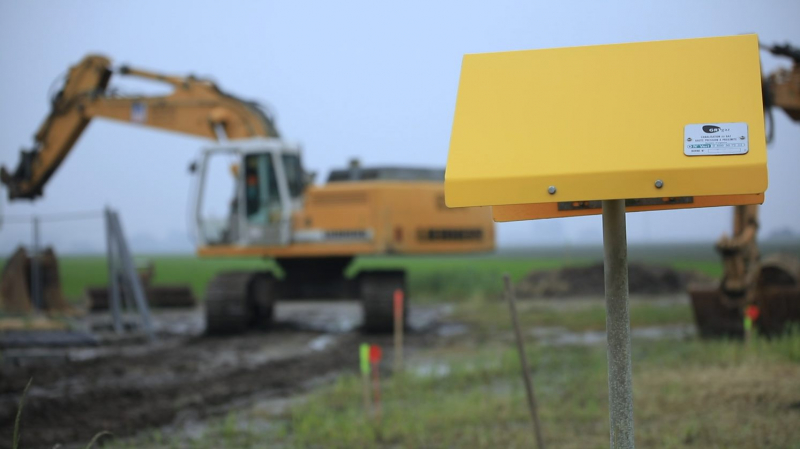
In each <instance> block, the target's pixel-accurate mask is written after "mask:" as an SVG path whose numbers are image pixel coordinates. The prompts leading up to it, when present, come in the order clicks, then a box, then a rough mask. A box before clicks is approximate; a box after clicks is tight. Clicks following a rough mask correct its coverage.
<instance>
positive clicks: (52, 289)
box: [0, 247, 72, 315]
mask: <svg viewBox="0 0 800 449" xmlns="http://www.w3.org/2000/svg"><path fill="white" fill-rule="evenodd" d="M32 265H33V260H32V259H31V257H30V256H28V253H27V251H25V249H24V248H22V247H20V248H18V249H17V250H16V251H15V252H14V254H13V255H12V256H11V258H9V259H8V261H7V262H6V265H5V267H3V273H2V278H0V308H2V310H3V311H4V312H7V313H12V314H21V315H27V314H30V313H33V311H34V310H35V308H36V306H35V305H34V302H33V296H32V294H31V275H32V270H33V268H32ZM38 265H39V273H40V277H39V279H40V282H41V291H42V305H41V307H42V309H44V310H46V311H49V312H58V313H68V312H71V311H72V307H70V305H69V304H68V303H67V301H66V300H65V299H64V295H63V293H62V290H61V278H60V276H59V271H58V259H57V258H56V255H55V252H54V251H53V249H52V248H46V249H45V250H44V251H43V252H42V253H41V254H40V255H39V258H38Z"/></svg>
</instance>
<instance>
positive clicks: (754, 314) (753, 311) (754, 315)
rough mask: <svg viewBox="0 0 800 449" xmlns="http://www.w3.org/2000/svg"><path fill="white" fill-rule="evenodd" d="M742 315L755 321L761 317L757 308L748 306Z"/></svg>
mask: <svg viewBox="0 0 800 449" xmlns="http://www.w3.org/2000/svg"><path fill="white" fill-rule="evenodd" d="M744 313H745V315H747V317H748V318H750V319H751V320H753V321H755V320H757V319H758V316H759V315H761V310H760V309H759V308H758V306H754V305H749V306H747V310H745V312H744Z"/></svg>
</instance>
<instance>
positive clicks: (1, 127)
mask: <svg viewBox="0 0 800 449" xmlns="http://www.w3.org/2000/svg"><path fill="white" fill-rule="evenodd" d="M798 18H800V2H798V1H794V0H785V1H758V2H754V1H730V0H729V1H703V2H698V1H668V2H667V1H664V2H593V1H592V2H588V1H587V2H557V1H550V2H534V1H527V2H522V1H519V2H513V1H492V2H488V1H482V2H465V1H447V2H445V1H435V2H434V1H418V2H417V1H404V2H379V1H374V0H372V1H364V2H347V1H339V2H293V1H286V2H282V3H277V2H249V1H236V2H222V1H214V2H201V1H186V2H178V1H171V2H150V1H141V0H140V1H130V2H123V1H116V2H109V1H87V0H81V1H77V0H75V1H72V0H62V1H38V0H27V1H18V2H13V1H4V2H1V3H0V67H2V72H0V99H2V101H0V163H2V164H4V165H6V166H7V167H15V166H16V164H17V162H18V158H19V156H18V151H19V149H20V148H21V147H23V146H29V145H30V144H31V143H32V135H33V133H34V132H35V130H36V128H37V127H38V126H39V124H40V123H41V121H42V119H43V118H44V117H45V115H46V114H47V112H48V110H49V104H48V99H47V95H48V90H49V89H50V86H51V84H52V83H53V80H54V79H55V78H56V77H57V76H58V75H60V74H62V73H63V72H64V71H65V70H66V69H67V68H68V67H69V66H70V65H71V64H74V63H76V62H77V61H79V60H80V59H81V58H82V57H83V56H84V55H85V54H87V53H90V52H95V53H102V54H105V55H107V56H109V57H110V58H112V60H113V61H114V63H115V64H123V63H127V64H130V65H132V66H136V67H141V68H148V69H154V70H157V71H161V72H165V73H174V74H189V73H194V74H197V75H200V76H209V77H213V79H215V80H216V81H217V82H218V83H219V85H220V86H221V87H222V88H223V89H226V90H228V91H230V92H232V93H235V94H238V95H240V96H242V97H245V98H252V99H255V100H259V101H261V102H264V103H266V104H268V105H270V107H271V108H272V109H273V110H274V111H275V113H276V115H277V119H278V121H277V123H278V127H279V128H280V130H281V131H282V134H283V135H284V137H286V138H287V139H289V140H291V141H296V142H300V143H302V145H303V147H304V157H305V165H306V167H307V168H308V169H311V170H315V171H318V172H319V173H320V176H319V177H318V179H323V178H324V176H325V175H327V172H328V171H329V170H330V169H331V168H334V167H342V166H344V165H346V163H347V161H348V159H350V158H351V157H354V156H358V157H360V158H361V159H362V161H363V163H364V164H365V165H373V164H410V165H422V166H440V167H443V166H444V164H445V161H446V158H447V150H448V145H449V138H450V129H451V125H452V118H453V111H454V107H455V98H456V90H457V87H458V77H459V71H460V65H461V58H462V56H463V55H464V54H465V53H478V52H494V51H506V50H522V49H537V48H551V47H562V46H575V45H591V44H608V43H620V42H633V41H647V40H660V39H677V38H691V37H706V36H720V35H729V34H738V33H745V32H755V33H758V34H759V36H760V38H761V39H762V41H764V42H767V43H774V42H784V41H790V42H793V43H794V44H795V45H800V27H798V26H797V19H798ZM789 64H790V63H789V61H788V60H780V59H777V58H774V57H772V56H770V55H768V54H762V65H763V69H764V70H765V71H766V72H769V71H772V70H774V69H775V68H776V67H778V66H788V65H789ZM112 84H114V85H119V86H121V87H124V88H126V90H134V91H144V92H155V91H157V89H155V90H154V88H152V87H150V86H147V85H142V84H136V83H134V84H132V83H129V82H128V83H126V82H124V80H122V79H121V77H116V78H114V79H113V80H112ZM654 107H658V105H654ZM775 118H776V139H775V142H774V144H773V145H772V146H771V148H770V151H769V175H770V187H769V190H768V191H767V196H766V203H765V205H764V207H763V209H762V236H766V235H769V234H770V233H773V232H775V231H777V230H782V229H787V228H788V229H791V230H793V231H794V232H800V220H798V219H799V218H800V201H798V200H797V194H798V193H800V176H798V174H797V170H798V168H800V126H797V125H796V124H793V123H792V122H791V121H790V120H789V119H788V118H787V117H786V116H785V115H784V114H783V113H782V112H777V113H776V114H775ZM207 143H208V142H206V141H204V140H202V139H198V138H192V137H187V136H183V135H178V134H170V133H167V132H160V131H154V130H149V129H145V128H137V127H135V126H132V125H128V124H119V123H114V122H110V121H105V120H96V121H94V122H92V123H91V124H90V126H89V127H88V129H87V130H86V131H85V132H84V134H83V136H82V137H81V139H80V140H79V141H78V142H77V144H76V145H75V147H74V149H73V151H72V153H71V154H70V155H69V157H68V158H67V160H66V161H65V162H64V164H63V165H62V166H61V167H60V168H59V170H58V172H57V173H56V174H55V175H54V176H53V178H52V179H51V180H50V183H49V184H48V185H47V187H46V189H45V197H44V198H43V199H40V200H38V201H37V202H35V203H33V204H30V203H25V202H22V203H17V202H15V203H13V204H9V203H8V201H7V200H6V195H5V192H3V193H4V194H3V199H2V208H3V213H4V214H6V215H8V216H14V217H20V216H27V215H30V214H32V213H38V214H47V213H57V212H73V211H84V210H99V209H101V208H102V207H103V206H104V205H111V206H113V207H114V208H116V209H117V210H119V211H120V213H121V218H122V221H123V224H124V226H125V228H126V232H127V233H128V235H129V236H131V238H132V239H133V240H134V241H135V245H136V246H138V247H139V248H140V249H142V250H148V249H150V248H152V247H156V246H160V247H162V248H166V249H188V248H190V247H191V246H190V243H189V240H188V237H187V225H186V223H187V220H186V209H187V207H186V206H187V196H188V193H189V189H190V179H191V178H190V176H189V175H188V173H187V170H186V167H187V165H188V164H189V162H190V161H191V160H192V159H193V158H194V157H195V156H196V154H197V152H198V150H199V149H200V148H201V147H202V146H203V145H206V144H207ZM730 215H731V211H730V209H727V208H724V209H706V210H688V211H669V212H653V213H645V214H630V215H629V216H628V232H629V240H630V241H631V242H645V241H647V242H650V241H676V240H704V241H712V240H714V239H716V238H717V237H718V236H719V234H720V233H722V232H723V231H725V230H728V229H729V228H730V226H731V223H730ZM43 233H44V236H45V239H46V240H47V241H50V242H55V243H56V244H57V245H58V246H57V249H59V250H61V251H62V252H68V251H73V252H74V251H82V250H87V249H100V248H102V244H103V238H102V225H101V223H100V221H99V220H89V221H84V222H75V223H66V224H48V225H45V226H44V229H43ZM498 234H499V243H500V245H503V246H512V245H513V246H518V245H527V244H540V243H543V242H548V243H551V244H562V243H599V242H600V240H601V224H600V219H599V217H584V218H571V219H562V220H545V221H534V222H523V223H515V224H503V225H498ZM29 236H30V228H29V227H28V226H23V225H20V224H13V223H7V224H6V225H5V226H4V227H3V228H2V229H0V251H3V252H7V251H8V250H9V249H10V248H11V247H13V246H16V245H17V244H19V243H26V242H28V240H29ZM148 245H149V246H148Z"/></svg>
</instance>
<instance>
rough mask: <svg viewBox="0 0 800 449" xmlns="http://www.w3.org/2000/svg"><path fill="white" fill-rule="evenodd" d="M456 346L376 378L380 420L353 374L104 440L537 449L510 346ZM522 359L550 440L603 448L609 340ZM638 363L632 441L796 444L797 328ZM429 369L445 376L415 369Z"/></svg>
mask: <svg viewBox="0 0 800 449" xmlns="http://www.w3.org/2000/svg"><path fill="white" fill-rule="evenodd" d="M462 343H463V344H459V343H456V344H455V345H454V346H453V345H448V346H446V347H438V348H434V349H430V350H428V351H425V352H423V353H421V354H418V356H417V358H416V362H415V363H411V364H410V368H409V370H408V371H407V372H406V373H405V374H402V375H399V374H398V375H394V376H392V377H390V378H388V379H383V380H382V384H381V391H382V393H381V394H382V398H383V402H382V405H383V418H382V420H381V421H380V422H378V421H377V420H376V419H374V418H373V417H371V416H370V415H369V414H368V413H366V412H365V410H363V408H362V398H361V394H362V383H361V378H360V377H359V376H357V375H355V374H348V375H343V376H340V377H339V378H338V379H337V380H336V381H335V383H334V384H332V385H330V386H327V387H323V388H321V389H319V390H317V391H316V392H315V393H312V394H311V395H310V396H309V397H307V398H306V399H305V400H302V401H298V402H297V403H296V404H295V405H293V406H291V407H290V408H289V410H288V411H285V412H283V413H282V414H280V415H277V416H276V415H272V414H270V413H269V412H265V411H263V410H259V409H257V408H254V409H251V410H239V411H235V412H231V413H229V414H228V415H227V416H226V417H224V418H221V419H216V420H212V422H211V423H210V424H209V426H208V427H207V428H206V429H205V430H204V432H203V433H202V435H201V436H200V437H198V438H194V439H187V438H186V437H185V436H176V435H173V436H169V437H167V438H164V436H163V435H162V434H160V433H153V434H151V435H150V436H145V437H143V438H139V439H137V440H136V442H135V444H134V443H133V442H130V441H128V442H119V443H117V444H112V445H111V446H110V447H112V448H123V447H126V448H127V447H141V445H147V446H148V447H165V448H166V447H196V448H212V447H240V448H256V447H286V448H322V447H325V448H328V447H331V448H372V447H387V448H396V447H426V448H450V447H470V448H495V447H504V448H505V447H508V448H516V447H519V448H521V447H533V445H534V441H533V436H532V433H531V428H530V424H529V415H528V411H527V408H526V402H525V392H524V389H523V385H522V382H521V379H520V366H519V362H518V358H517V356H516V352H515V350H514V349H513V347H512V343H510V342H508V343H505V342H501V341H499V340H492V341H489V342H487V343H485V344H482V345H481V346H480V347H478V348H477V349H476V348H475V347H474V345H473V344H472V343H471V342H467V341H464V342H462ZM354 350H355V348H354ZM528 356H529V358H530V361H531V364H532V366H533V367H534V368H533V373H534V384H535V388H536V394H537V399H538V402H539V413H540V417H541V421H542V426H543V431H544V436H545V441H546V443H547V445H548V447H559V448H603V447H608V420H607V416H608V402H607V394H608V393H607V385H608V384H607V382H608V379H607V375H606V372H607V371H606V353H605V347H604V346H602V345H596V346H565V347H558V348H554V347H547V346H537V345H535V344H531V345H530V346H529V349H528ZM633 360H634V388H635V391H634V401H635V419H636V439H637V447H640V448H687V447H688V448H711V447H720V448H722V447H724V448H753V447H759V448H800V444H799V443H800V428H798V427H797V425H796V424H797V422H798V419H800V410H797V402H798V401H800V396H799V395H798V391H800V381H798V379H799V378H800V332H797V331H795V332H794V333H792V334H791V335H789V336H787V337H786V338H783V339H777V340H772V341H767V340H762V339H757V340H755V341H752V342H750V344H747V345H744V344H742V343H741V342H732V341H711V342H709V341H700V340H690V341H643V340H634V343H633ZM428 364H434V365H436V366H440V367H446V369H447V371H446V372H445V373H444V374H442V372H441V371H440V372H439V373H438V374H432V373H431V371H430V370H428V371H426V372H425V373H422V372H421V371H419V370H416V369H415V366H423V365H428Z"/></svg>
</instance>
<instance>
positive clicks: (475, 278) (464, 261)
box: [0, 243, 800, 302]
mask: <svg viewBox="0 0 800 449" xmlns="http://www.w3.org/2000/svg"><path fill="white" fill-rule="evenodd" d="M775 249H776V248H775V247H772V248H771V247H769V245H766V248H765V249H763V251H764V252H765V253H769V252H770V251H774V250H775ZM781 249H783V250H788V251H790V252H792V253H794V254H798V255H800V243H793V244H790V245H788V246H787V245H783V246H782V247H781ZM602 257H603V253H602V248H599V247H563V248H529V249H516V250H501V251H499V252H498V253H496V254H489V255H456V256H413V257H405V256H385V257H384V256H380V257H361V258H358V259H357V260H356V262H355V264H354V265H353V266H351V267H350V270H349V274H351V275H352V274H354V273H355V272H356V271H358V270H360V269H366V268H381V267H384V268H387V267H392V268H404V269H406V270H407V273H408V280H409V288H410V290H411V294H412V295H414V299H415V300H418V301H421V302H428V301H437V300H448V301H453V300H462V299H465V298H471V297H474V296H497V295H499V292H500V289H501V281H500V279H501V277H502V275H503V274H504V273H508V274H510V275H511V277H512V278H513V279H515V280H517V279H519V278H521V277H522V276H524V275H525V274H526V273H528V272H530V271H531V270H541V269H550V268H558V267H562V266H565V265H583V264H589V263H595V262H599V261H601V260H602ZM630 259H631V260H632V261H636V260H639V261H646V262H650V263H661V264H665V265H669V266H672V267H675V268H679V269H687V270H697V271H701V272H703V273H705V274H708V275H710V276H712V277H718V276H720V275H721V272H722V266H721V263H720V260H719V257H718V256H717V254H716V253H715V252H714V250H713V247H712V245H711V244H704V243H699V244H679V245H656V246H635V245H634V246H631V248H630ZM147 261H152V262H153V263H154V265H155V268H156V277H155V283H156V284H169V283H176V284H188V285H190V286H191V287H192V289H193V290H194V292H195V294H196V295H197V297H198V298H202V297H203V293H204V291H205V286H206V284H207V283H208V281H209V280H211V278H212V277H213V276H214V274H215V273H218V272H220V271H226V270H263V269H269V270H273V271H276V272H278V273H279V270H277V267H276V265H275V264H274V262H271V261H268V260H267V261H264V260H260V259H255V258H249V259H235V258H231V259H201V258H198V257H196V256H193V255H174V256H171V255H155V256H144V255H142V256H138V257H137V263H145V262H147ZM3 264H4V260H2V259H0V265H3ZM59 268H60V272H61V282H62V287H63V290H64V294H65V296H66V297H67V298H68V299H70V300H72V301H78V300H80V298H81V297H82V295H83V291H84V289H85V288H86V287H87V286H92V285H94V286H100V285H105V283H106V279H107V272H106V262H105V258H104V257H103V256H62V257H60V258H59ZM279 274H280V273H279Z"/></svg>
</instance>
